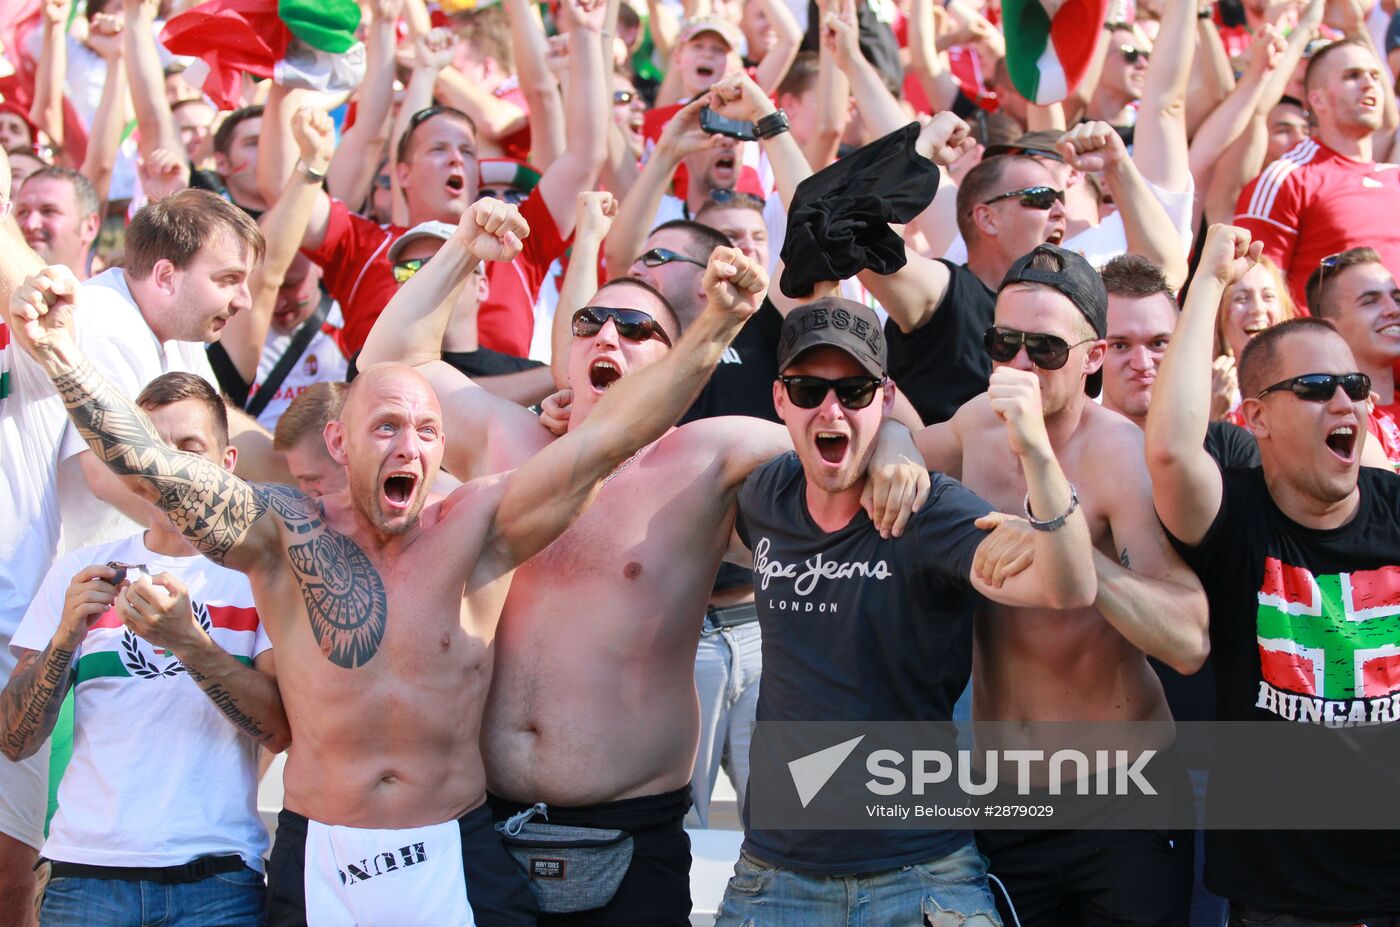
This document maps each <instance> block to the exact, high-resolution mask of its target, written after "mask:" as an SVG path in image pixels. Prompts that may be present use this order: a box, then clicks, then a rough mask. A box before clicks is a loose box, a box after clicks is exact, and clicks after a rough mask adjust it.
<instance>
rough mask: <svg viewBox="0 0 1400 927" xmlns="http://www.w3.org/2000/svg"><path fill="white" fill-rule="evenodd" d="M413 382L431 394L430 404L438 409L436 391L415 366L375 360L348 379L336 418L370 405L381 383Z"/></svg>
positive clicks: (357, 411) (377, 393) (378, 392)
mask: <svg viewBox="0 0 1400 927" xmlns="http://www.w3.org/2000/svg"><path fill="white" fill-rule="evenodd" d="M401 384H402V385H404V386H410V384H411V386H410V388H411V387H412V386H416V387H419V388H421V389H422V391H423V392H424V393H425V394H426V395H428V396H431V397H432V405H433V407H434V408H436V409H437V410H438V411H439V412H441V410H442V407H441V405H439V404H438V399H437V393H436V391H434V390H433V386H432V384H431V383H429V382H428V380H427V378H426V377H424V376H423V375H422V374H421V373H419V372H418V371H417V370H414V369H413V368H412V367H410V366H408V365H407V364H400V363H396V362H394V361H385V362H384V363H382V364H375V365H373V366H372V367H369V368H367V369H365V370H361V371H360V373H359V375H358V376H356V377H355V379H353V380H351V381H350V388H349V390H348V391H347V392H346V393H345V401H344V402H343V403H341V406H340V419H341V420H342V421H344V420H347V419H350V418H352V417H354V415H355V414H356V413H361V412H363V410H364V409H368V408H373V405H374V401H375V399H376V398H377V396H378V395H379V394H380V393H381V391H382V390H384V388H385V387H390V388H397V387H399V386H400V385H401Z"/></svg>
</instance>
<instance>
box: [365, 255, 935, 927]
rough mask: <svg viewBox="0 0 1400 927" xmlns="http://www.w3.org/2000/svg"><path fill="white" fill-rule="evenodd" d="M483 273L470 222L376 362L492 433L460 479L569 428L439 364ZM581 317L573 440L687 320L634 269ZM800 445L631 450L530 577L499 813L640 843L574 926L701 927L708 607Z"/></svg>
mask: <svg viewBox="0 0 1400 927" xmlns="http://www.w3.org/2000/svg"><path fill="white" fill-rule="evenodd" d="M742 260H743V258H742V256H741V254H740V252H739V251H738V250H737V249H733V248H716V249H715V250H714V252H713V253H712V255H711V257H710V260H709V265H708V268H707V269H706V271H705V275H704V278H703V286H704V288H705V290H706V292H707V293H708V294H709V299H710V302H711V303H713V301H714V300H715V299H716V288H717V287H718V286H719V285H720V281H719V279H718V278H717V277H716V275H715V273H714V271H715V268H716V266H722V264H723V263H724V262H739V261H742ZM469 267H470V251H469V248H468V246H467V242H466V241H465V240H464V239H463V236H462V235H460V234H459V235H457V236H455V237H454V238H453V239H452V240H450V241H448V242H447V243H446V244H444V245H443V247H442V248H441V249H440V250H439V251H438V252H437V254H436V255H435V256H434V257H433V260H432V262H431V263H430V264H428V265H426V266H425V267H423V268H422V269H421V270H420V271H418V273H417V274H415V275H414V277H413V279H412V280H410V281H409V282H408V283H407V284H405V285H404V287H403V289H402V290H400V291H399V293H398V294H397V295H396V296H395V298H394V299H393V300H392V301H391V302H390V304H389V305H388V306H387V307H386V308H385V310H384V313H383V315H381V316H380V318H379V320H378V321H377V322H376V324H375V327H374V330H373V331H372V332H371V334H370V337H369V339H368V341H366V343H365V349H364V353H363V354H362V355H361V357H362V359H367V360H368V361H369V362H370V363H374V362H382V361H386V360H400V361H403V362H405V363H410V364H417V365H420V366H418V370H419V371H420V372H422V373H423V375H424V376H425V377H427V378H428V379H429V381H430V382H432V383H433V385H434V386H435V387H436V389H437V391H438V395H439V396H440V397H441V398H442V404H443V409H444V416H445V420H446V421H447V423H448V428H449V430H450V431H451V432H453V433H466V434H471V435H473V436H474V437H475V439H476V440H474V441H471V442H449V443H448V447H447V451H446V455H445V457H444V466H445V467H446V468H447V469H449V470H450V471H451V472H452V473H453V474H454V475H455V476H457V477H459V478H461V479H472V478H474V477H477V476H479V475H480V474H482V473H490V472H493V471H495V470H500V469H503V468H508V467H513V466H517V465H519V464H520V463H521V462H522V461H525V460H528V459H531V457H532V455H535V454H538V453H541V452H543V449H545V448H548V447H551V446H553V445H552V444H551V442H552V441H553V440H554V436H553V435H552V434H551V433H550V432H549V431H547V430H546V429H545V428H544V427H543V426H542V425H541V424H540V422H539V419H537V418H536V417H535V416H534V415H531V414H530V413H529V412H527V411H525V410H524V409H522V408H521V407H519V406H517V405H514V404H512V403H509V402H505V401H503V400H500V399H498V398H497V397H493V396H492V395H491V394H489V393H488V392H486V391H485V390H483V389H481V388H479V387H476V386H475V385H474V384H472V383H471V382H470V381H469V380H468V379H467V378H466V377H464V376H463V375H462V374H461V373H460V372H458V371H457V370H455V369H454V368H452V367H449V366H448V365H446V364H444V363H442V362H441V361H439V360H437V355H438V354H439V352H440V346H441V343H442V337H443V331H444V329H445V326H446V325H447V320H448V318H449V316H450V314H451V307H452V305H453V303H454V295H453V291H454V290H455V288H457V287H459V286H461V285H463V284H464V283H465V282H466V279H467V278H466V271H467V270H468V269H469ZM561 311H564V310H561ZM707 311H709V310H707ZM572 326H573V328H572V331H573V338H572V340H571V342H569V354H568V361H567V363H568V375H569V380H570V382H571V383H572V384H573V386H574V398H573V405H572V409H571V413H570V417H569V424H568V427H569V433H568V435H567V436H566V437H564V438H560V439H559V440H560V441H565V440H569V439H571V438H573V437H574V436H575V435H576V434H577V433H578V432H579V431H580V430H585V429H587V428H590V427H592V425H593V421H594V419H595V418H596V417H597V416H598V415H599V414H601V412H602V411H603V405H602V404H604V403H606V402H607V401H609V400H612V399H614V398H616V396H617V395H618V393H619V391H621V390H623V389H626V388H628V387H630V386H632V385H633V383H634V381H635V380H636V379H638V378H640V377H644V376H647V375H648V374H650V373H651V371H652V370H653V367H652V365H655V364H659V363H662V362H663V360H664V359H665V358H666V357H667V355H668V353H669V351H668V348H667V343H668V342H669V341H674V340H675V335H674V332H675V331H676V330H677V322H676V319H675V316H674V314H673V313H672V311H671V309H670V306H669V304H668V303H667V302H666V300H665V299H664V298H663V297H662V296H661V295H660V294H659V293H657V292H656V291H655V290H653V289H652V288H651V287H650V286H648V285H647V284H645V283H643V282H641V281H638V280H635V279H629V278H620V279H617V280H613V281H612V282H610V283H608V284H606V285H604V286H603V287H602V288H601V289H599V290H598V291H597V293H596V295H594V296H593V298H592V299H591V300H590V301H589V304H588V305H587V306H585V307H583V308H582V309H579V310H578V311H577V312H575V313H573V315H572ZM657 326H659V327H660V332H658V330H657ZM692 327H693V326H692ZM689 334H690V330H689V329H688V330H687V335H689ZM663 335H664V337H663ZM877 337H878V335H877ZM881 435H882V439H881V440H882V444H883V445H884V448H883V451H884V453H883V454H882V455H879V457H878V463H877V465H876V468H875V469H876V471H877V472H879V473H880V486H879V488H877V489H875V490H874V491H873V494H874V498H876V499H878V500H879V504H878V506H873V507H874V508H876V509H877V511H875V512H874V513H873V517H874V520H875V521H876V523H877V524H879V525H880V527H881V529H882V530H884V531H886V532H889V531H891V530H894V529H895V527H896V522H895V513H900V514H899V524H898V527H900V528H902V523H903V520H904V519H906V518H907V516H908V512H909V511H910V510H911V509H912V508H914V507H917V506H916V504H915V502H916V498H917V499H921V498H922V495H923V493H925V492H927V488H928V473H927V471H926V470H925V469H924V468H923V467H922V465H921V464H919V463H918V462H917V461H916V460H911V459H912V458H915V455H914V451H913V447H912V446H911V445H910V442H909V440H908V436H907V432H906V431H905V429H904V426H902V425H898V424H894V423H891V424H890V425H888V426H886V427H885V428H882V429H881ZM901 436H902V438H903V440H902V441H901V440H900V439H901ZM791 449H792V441H791V439H790V438H789V437H788V433H787V430H786V429H785V428H783V426H781V425H778V424H776V423H774V422H768V421H763V420H761V419H756V418H748V417H737V416H736V417H726V418H712V419H705V420H702V421H697V422H691V423H689V424H686V425H684V426H682V427H680V428H677V429H675V430H674V431H671V432H670V433H668V434H667V435H666V436H665V437H664V438H662V439H661V440H659V441H657V442H655V443H653V444H650V445H648V446H647V447H646V448H644V449H643V450H642V451H641V452H640V453H639V454H638V455H637V456H636V457H634V458H632V459H631V460H629V461H628V462H627V464H626V465H625V466H624V467H623V468H622V470H620V471H619V472H618V473H617V474H616V475H615V478H614V479H612V480H611V482H609V483H608V484H607V485H606V486H605V487H604V488H603V490H602V491H601V492H600V493H599V497H598V501H597V503H596V504H595V505H594V506H593V507H592V508H590V509H589V510H588V512H586V513H585V514H584V515H583V517H582V518H580V519H579V521H578V522H576V523H575V524H574V525H573V526H572V527H570V528H569V530H568V531H566V532H565V533H564V534H563V535H562V536H561V537H560V538H559V539H558V540H557V541H555V542H554V543H553V544H551V545H550V546H549V547H547V548H546V549H545V550H543V551H542V552H541V553H539V554H538V555H536V556H535V557H534V558H533V559H532V560H530V561H529V562H528V563H526V564H525V565H524V566H522V567H521V568H520V569H519V570H518V571H517V573H516V580H515V582H514V583H513V584H512V587H511V591H510V596H509V597H508V599H507V600H506V605H505V613H504V615H503V616H502V621H501V626H500V630H499V633H498V635H497V637H496V671H495V677H494V678H493V680H492V686H491V694H490V698H489V699H488V702H487V708H486V719H485V728H484V730H483V732H482V747H483V753H484V755H485V759H486V775H487V782H488V785H489V787H490V789H491V792H492V795H493V804H494V805H495V806H496V811H497V816H498V817H507V816H510V815H513V814H516V813H518V812H520V811H522V810H524V809H528V808H529V807H531V806H533V805H534V804H535V803H538V802H543V803H546V804H547V805H548V806H549V808H548V816H549V817H548V820H549V823H551V824H566V825H573V826H580V827H595V828H609V829H620V830H623V831H627V832H628V833H630V834H631V835H632V840H633V852H632V864H631V867H630V869H629V870H628V871H627V873H626V874H625V875H624V876H623V877H622V879H621V881H620V884H618V885H617V887H616V890H615V891H614V892H612V894H611V899H610V900H609V899H608V897H607V894H608V893H607V892H606V891H605V892H602V893H601V894H602V895H603V897H602V898H601V900H600V902H599V906H597V907H595V908H594V909H593V910H591V911H590V912H588V913H574V914H569V915H568V916H567V923H569V924H617V923H626V924H628V925H652V924H657V925H660V924H665V925H674V924H684V923H688V918H689V911H690V880H689V870H690V843H689V839H688V838H687V837H686V835H685V831H684V829H683V827H682V821H683V818H684V816H685V812H686V809H687V808H688V807H689V804H690V799H689V785H690V776H691V772H692V769H693V765H694V759H695V750H696V744H697V741H698V736H699V705H698V701H697V698H696V693H695V676H694V664H695V651H696V645H697V641H698V638H699V633H700V625H699V622H697V621H696V620H695V616H696V615H698V614H701V613H702V612H703V611H704V608H705V603H706V602H707V601H708V599H709V595H710V590H711V588H712V586H713V583H714V578H715V574H716V572H717V571H718V569H719V564H720V561H721V559H722V558H723V557H724V555H725V553H726V550H727V549H728V548H729V545H730V540H731V534H732V531H733V523H734V512H735V503H736V499H737V494H738V491H739V488H740V486H742V485H743V482H744V479H745V478H746V477H747V476H748V474H749V473H750V472H752V471H753V470H754V469H755V468H757V467H758V466H759V465H760V464H762V463H765V462H766V461H768V460H770V459H771V458H773V457H775V456H777V455H778V454H780V453H783V452H786V451H790V450H791ZM901 452H903V453H907V455H908V458H906V462H905V463H904V464H903V465H900V464H899V463H898V461H899V460H900V455H901ZM891 483H893V484H894V488H893V489H891V488H890V486H891ZM901 508H902V512H901ZM736 547H737V545H736ZM546 914H548V912H546ZM548 922H550V921H549V918H548V917H545V918H543V919H542V923H548Z"/></svg>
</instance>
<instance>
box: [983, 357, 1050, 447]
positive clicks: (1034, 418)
mask: <svg viewBox="0 0 1400 927" xmlns="http://www.w3.org/2000/svg"><path fill="white" fill-rule="evenodd" d="M987 398H988V399H990V400H991V401H992V411H993V412H995V413H996V416H997V418H999V419H1001V420H1002V421H1003V422H1005V423H1006V433H1007V438H1008V439H1009V440H1010V442H1011V451H1012V453H1014V454H1015V455H1016V456H1017V457H1025V456H1027V455H1028V454H1041V455H1044V456H1047V457H1048V456H1051V450H1050V436H1049V435H1048V434H1046V432H1045V416H1044V413H1043V412H1042V411H1041V406H1040V379H1039V378H1038V377H1037V376H1036V375H1035V374H1034V373H1032V372H1031V371H1029V370H1015V369H1013V368H1011V367H1001V368H998V369H996V370H993V371H992V377H991V380H989V381H988V383H987Z"/></svg>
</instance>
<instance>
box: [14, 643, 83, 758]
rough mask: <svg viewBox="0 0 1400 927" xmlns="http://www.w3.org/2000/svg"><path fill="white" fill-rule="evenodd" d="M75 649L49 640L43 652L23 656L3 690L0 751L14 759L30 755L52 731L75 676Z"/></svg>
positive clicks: (30, 652) (31, 652) (28, 653)
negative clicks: (0, 742)
mask: <svg viewBox="0 0 1400 927" xmlns="http://www.w3.org/2000/svg"><path fill="white" fill-rule="evenodd" d="M72 664H73V651H72V650H71V649H69V648H67V647H55V646H54V645H53V644H50V645H49V646H48V648H47V649H46V650H44V652H43V653H42V654H39V653H35V652H33V651H29V652H27V653H26V654H25V655H24V656H22V657H20V659H19V662H18V664H17V665H16V666H15V671H14V672H13V673H12V674H11V675H10V681H9V683H8V684H7V685H6V686H5V691H4V692H3V693H0V727H2V728H3V731H4V742H3V744H2V745H0V752H3V753H4V754H5V756H6V757H8V758H9V759H11V760H22V759H24V758H25V757H27V756H31V755H32V754H33V753H34V751H35V750H36V749H38V747H39V745H40V744H42V743H43V742H44V740H45V739H47V738H48V736H49V734H51V733H53V726H54V723H55V722H56V721H57V720H58V710H59V708H60V707H61V706H62V705H63V696H64V694H65V693H66V692H67V691H68V682H69V679H70V678H71V676H72V672H71V669H72Z"/></svg>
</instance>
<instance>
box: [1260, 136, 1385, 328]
mask: <svg viewBox="0 0 1400 927" xmlns="http://www.w3.org/2000/svg"><path fill="white" fill-rule="evenodd" d="M1235 213H1236V215H1235V224H1236V225H1238V226H1241V227H1243V228H1245V229H1248V230H1249V233H1250V234H1251V235H1252V236H1253V237H1254V239H1255V240H1256V241H1262V242H1263V243H1264V253H1265V254H1266V255H1268V256H1269V257H1270V258H1272V259H1273V260H1274V262H1275V263H1277V264H1278V265H1279V267H1281V268H1283V270H1284V272H1285V273H1286V274H1287V275H1288V289H1289V290H1290V291H1291V292H1292V294H1293V300H1294V302H1296V303H1297V304H1298V305H1299V306H1306V305H1307V300H1306V299H1304V297H1303V287H1304V285H1305V284H1306V283H1307V280H1308V276H1309V275H1310V274H1312V272H1313V271H1315V270H1317V267H1318V264H1319V263H1321V261H1322V259H1323V258H1325V257H1327V256H1328V255H1331V254H1336V253H1337V252H1339V251H1345V250H1347V249H1348V248H1358V247H1361V246H1362V245H1366V246H1369V247H1372V248H1375V249H1376V251H1377V252H1379V253H1380V256H1381V263H1383V264H1385V266H1387V267H1400V223H1398V222H1396V217H1397V216H1400V164H1375V163H1370V162H1360V161H1353V160H1351V159H1350V158H1345V157H1343V156H1342V155H1339V154H1337V153H1336V152H1335V151H1333V150H1332V149H1330V148H1328V147H1327V146H1326V145H1323V144H1322V143H1320V142H1318V141H1317V140H1316V139H1307V140H1305V141H1303V142H1300V143H1298V145H1296V146H1295V147H1294V148H1293V149H1292V150H1291V151H1289V152H1288V153H1287V154H1285V155H1284V156H1283V157H1281V158H1279V159H1278V160H1277V161H1275V162H1274V163H1273V164H1270V165H1269V166H1268V167H1266V168H1265V169H1264V172H1263V173H1262V174H1260V175H1259V176H1258V177H1256V178H1255V179H1254V180H1252V181H1251V182H1250V183H1249V184H1248V185H1246V186H1245V188H1244V191H1243V192H1241V193H1240V200H1239V204H1238V205H1237V206H1236V207H1235Z"/></svg>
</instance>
